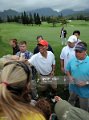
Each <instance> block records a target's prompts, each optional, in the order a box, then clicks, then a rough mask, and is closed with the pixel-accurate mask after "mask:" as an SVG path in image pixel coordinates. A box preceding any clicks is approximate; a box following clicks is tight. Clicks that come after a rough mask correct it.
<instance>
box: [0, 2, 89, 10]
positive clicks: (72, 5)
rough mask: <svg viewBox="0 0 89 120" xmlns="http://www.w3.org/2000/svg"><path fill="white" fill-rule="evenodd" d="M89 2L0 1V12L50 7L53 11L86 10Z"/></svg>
mask: <svg viewBox="0 0 89 120" xmlns="http://www.w3.org/2000/svg"><path fill="white" fill-rule="evenodd" d="M88 3H89V0H32V1H31V0H13V1H12V0H0V11H2V10H6V9H14V10H17V11H22V10H32V9H37V8H44V7H50V8H52V9H55V10H59V11H60V10H63V9H73V10H82V9H86V8H88Z"/></svg>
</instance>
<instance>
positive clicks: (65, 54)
mask: <svg viewBox="0 0 89 120" xmlns="http://www.w3.org/2000/svg"><path fill="white" fill-rule="evenodd" d="M74 56H75V51H74V48H70V47H69V46H68V45H67V46H65V47H64V48H63V49H62V51H61V54H60V59H61V60H64V69H65V71H66V66H67V63H68V62H69V61H70V59H71V58H73V57H74Z"/></svg>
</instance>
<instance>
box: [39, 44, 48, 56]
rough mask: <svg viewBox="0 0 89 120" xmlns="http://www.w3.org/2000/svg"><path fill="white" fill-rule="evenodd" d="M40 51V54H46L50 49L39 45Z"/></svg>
mask: <svg viewBox="0 0 89 120" xmlns="http://www.w3.org/2000/svg"><path fill="white" fill-rule="evenodd" d="M38 48H39V51H40V53H41V54H42V53H44V52H46V51H47V49H48V47H47V46H43V45H38Z"/></svg>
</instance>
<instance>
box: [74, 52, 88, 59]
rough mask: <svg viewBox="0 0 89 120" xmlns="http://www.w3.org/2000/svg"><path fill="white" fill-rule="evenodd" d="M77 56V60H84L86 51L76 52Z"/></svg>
mask: <svg viewBox="0 0 89 120" xmlns="http://www.w3.org/2000/svg"><path fill="white" fill-rule="evenodd" d="M75 55H76V57H77V59H79V60H83V59H84V58H85V56H86V51H79V50H75Z"/></svg>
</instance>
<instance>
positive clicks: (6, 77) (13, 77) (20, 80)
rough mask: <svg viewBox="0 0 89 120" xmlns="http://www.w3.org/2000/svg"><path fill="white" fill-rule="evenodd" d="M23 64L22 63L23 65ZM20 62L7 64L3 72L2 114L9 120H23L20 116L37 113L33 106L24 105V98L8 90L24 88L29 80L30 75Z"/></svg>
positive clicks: (0, 106) (0, 108)
mask: <svg viewBox="0 0 89 120" xmlns="http://www.w3.org/2000/svg"><path fill="white" fill-rule="evenodd" d="M21 64H22V63H21ZM21 64H20V63H18V62H12V63H9V64H7V65H6V66H5V67H4V68H3V70H2V72H1V82H2V83H0V112H1V111H2V113H3V114H4V116H6V117H7V118H8V120H21V118H20V116H22V115H23V116H24V120H25V114H27V113H29V112H31V111H33V112H34V111H35V112H37V111H36V110H34V109H33V108H32V107H31V106H29V105H27V104H26V103H24V102H23V101H21V100H22V98H20V97H19V96H17V95H15V94H14V93H13V91H12V92H11V90H9V89H8V88H9V87H11V86H12V88H13V86H14V85H15V86H17V87H22V86H23V87H24V86H25V85H26V84H28V83H27V79H28V78H29V76H28V75H30V74H28V75H27V73H26V71H25V70H24V68H23V67H22V66H21Z"/></svg>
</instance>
